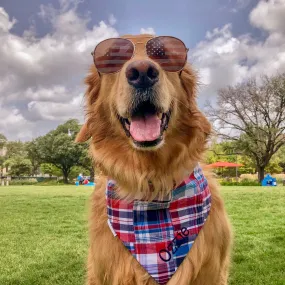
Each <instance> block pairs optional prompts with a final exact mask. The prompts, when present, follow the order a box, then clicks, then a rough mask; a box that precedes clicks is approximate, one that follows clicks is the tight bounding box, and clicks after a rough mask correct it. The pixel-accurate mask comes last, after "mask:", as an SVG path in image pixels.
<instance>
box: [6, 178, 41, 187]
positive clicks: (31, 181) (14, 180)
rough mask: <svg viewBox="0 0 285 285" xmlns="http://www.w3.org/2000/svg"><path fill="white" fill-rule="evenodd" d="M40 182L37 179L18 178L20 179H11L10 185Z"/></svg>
mask: <svg viewBox="0 0 285 285" xmlns="http://www.w3.org/2000/svg"><path fill="white" fill-rule="evenodd" d="M35 184H38V182H37V180H36V179H29V180H27V179H26V180H18V179H13V180H11V181H9V185H14V186H18V185H35Z"/></svg>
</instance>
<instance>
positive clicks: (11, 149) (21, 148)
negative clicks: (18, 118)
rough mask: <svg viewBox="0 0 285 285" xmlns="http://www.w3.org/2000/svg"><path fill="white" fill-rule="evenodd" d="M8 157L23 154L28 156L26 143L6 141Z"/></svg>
mask: <svg viewBox="0 0 285 285" xmlns="http://www.w3.org/2000/svg"><path fill="white" fill-rule="evenodd" d="M6 148H7V152H6V155H5V157H6V159H9V158H12V157H16V156H22V157H27V150H26V146H25V143H23V142H21V141H9V142H7V143H6Z"/></svg>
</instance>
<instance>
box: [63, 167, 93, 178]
mask: <svg viewBox="0 0 285 285" xmlns="http://www.w3.org/2000/svg"><path fill="white" fill-rule="evenodd" d="M79 173H82V174H83V176H90V170H88V169H86V168H84V167H83V166H73V167H72V168H71V170H70V173H69V176H68V178H69V179H70V180H72V179H75V178H77V176H78V175H79Z"/></svg>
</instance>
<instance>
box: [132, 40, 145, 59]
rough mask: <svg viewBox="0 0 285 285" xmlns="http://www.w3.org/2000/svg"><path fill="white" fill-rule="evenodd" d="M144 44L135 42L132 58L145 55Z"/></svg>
mask: <svg viewBox="0 0 285 285" xmlns="http://www.w3.org/2000/svg"><path fill="white" fill-rule="evenodd" d="M145 54H146V51H145V43H144V42H135V43H134V56H140V55H145Z"/></svg>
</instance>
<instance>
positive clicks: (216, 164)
mask: <svg viewBox="0 0 285 285" xmlns="http://www.w3.org/2000/svg"><path fill="white" fill-rule="evenodd" d="M240 166H243V164H239V163H233V162H227V161H217V162H214V163H212V164H208V165H207V167H211V168H218V167H240Z"/></svg>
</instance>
